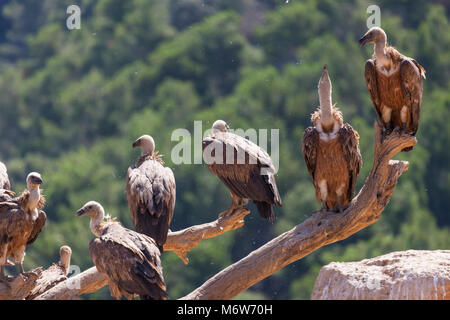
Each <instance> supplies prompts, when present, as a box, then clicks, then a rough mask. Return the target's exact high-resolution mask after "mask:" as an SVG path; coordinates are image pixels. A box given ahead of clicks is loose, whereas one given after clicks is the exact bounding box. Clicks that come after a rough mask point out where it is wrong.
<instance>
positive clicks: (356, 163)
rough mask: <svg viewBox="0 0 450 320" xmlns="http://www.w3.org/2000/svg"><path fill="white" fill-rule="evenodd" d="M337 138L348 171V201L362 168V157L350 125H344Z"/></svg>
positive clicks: (356, 133) (355, 134) (356, 134)
mask: <svg viewBox="0 0 450 320" xmlns="http://www.w3.org/2000/svg"><path fill="white" fill-rule="evenodd" d="M338 138H339V141H340V143H341V145H342V151H343V154H344V157H345V160H346V162H347V167H348V171H349V177H350V182H349V188H348V190H347V197H348V200H349V201H350V200H351V199H352V198H353V192H354V191H355V186H356V180H357V178H358V175H359V171H360V170H361V167H362V157H361V152H360V150H359V143H358V140H359V134H358V132H356V131H355V130H354V129H353V128H352V126H351V125H350V124H348V123H346V124H344V126H342V128H341V129H340V130H339V132H338Z"/></svg>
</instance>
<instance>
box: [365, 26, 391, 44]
mask: <svg viewBox="0 0 450 320" xmlns="http://www.w3.org/2000/svg"><path fill="white" fill-rule="evenodd" d="M386 39H387V37H386V33H385V32H384V30H383V29H381V28H379V27H372V28H370V29H369V31H367V32H366V34H365V35H364V36H363V37H362V38H361V39H359V44H360V46H361V47H362V46H364V45H366V44H368V43H386Z"/></svg>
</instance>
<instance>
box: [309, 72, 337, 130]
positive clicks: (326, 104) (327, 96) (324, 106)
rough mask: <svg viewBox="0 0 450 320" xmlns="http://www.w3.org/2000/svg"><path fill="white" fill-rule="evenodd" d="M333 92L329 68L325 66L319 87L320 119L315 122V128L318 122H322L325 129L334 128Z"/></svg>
mask: <svg viewBox="0 0 450 320" xmlns="http://www.w3.org/2000/svg"><path fill="white" fill-rule="evenodd" d="M331 91H332V86H331V80H330V76H329V75H328V66H327V65H325V66H324V67H323V71H322V76H321V77H320V79H319V83H318V85H317V92H318V93H319V102H320V119H316V120H315V121H313V122H314V125H315V126H317V125H318V121H319V120H320V122H321V124H322V126H323V127H333V124H334V117H333V115H332V110H331V109H332V106H331Z"/></svg>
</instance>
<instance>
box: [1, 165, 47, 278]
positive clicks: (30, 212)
mask: <svg viewBox="0 0 450 320" xmlns="http://www.w3.org/2000/svg"><path fill="white" fill-rule="evenodd" d="M41 184H42V178H41V175H40V174H39V173H37V172H31V173H30V174H29V175H28V176H27V189H26V190H25V191H24V192H22V194H21V195H20V196H19V197H17V198H14V199H12V200H11V201H7V202H0V267H1V271H0V275H1V276H4V273H3V266H5V265H9V264H10V261H9V260H8V257H9V256H11V257H12V259H13V263H19V271H20V273H23V272H24V271H23V259H24V256H25V248H26V246H28V245H31V244H32V243H33V242H34V241H35V240H36V238H37V237H38V236H39V234H40V233H41V231H42V229H43V228H44V226H45V223H46V221H47V216H46V214H45V212H44V211H42V210H41V209H42V208H43V207H44V205H45V198H44V196H43V195H42V194H41V190H40V189H39V186H40V185H41Z"/></svg>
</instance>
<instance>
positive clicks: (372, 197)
mask: <svg viewBox="0 0 450 320" xmlns="http://www.w3.org/2000/svg"><path fill="white" fill-rule="evenodd" d="M374 130H375V147H374V162H373V168H372V171H371V172H370V175H369V177H368V178H367V179H366V181H365V184H364V186H363V187H362V189H361V190H360V192H359V194H358V195H357V196H356V197H355V198H354V199H353V200H352V202H351V203H350V205H349V206H348V208H346V210H345V211H344V212H343V213H342V214H337V213H334V212H320V211H319V212H316V213H314V214H313V215H312V216H311V217H310V218H308V219H307V220H306V221H304V222H303V223H301V224H299V225H297V226H296V227H294V228H293V229H291V230H289V231H287V232H285V233H283V234H281V235H280V236H278V237H276V238H275V239H273V240H271V241H270V242H268V243H267V244H265V245H263V246H262V247H260V248H259V249H257V250H255V251H253V252H251V253H250V254H249V255H248V256H246V257H245V258H243V259H241V260H240V261H238V262H236V263H234V264H233V265H231V266H229V267H228V268H226V269H224V270H222V271H221V272H219V273H218V274H216V275H215V276H213V277H212V278H210V279H209V280H207V281H206V282H205V283H204V284H203V285H202V286H200V287H199V288H197V289H196V290H194V291H193V292H191V293H190V294H188V295H186V296H185V297H182V298H181V299H193V300H200V299H201V300H206V299H219V300H222V299H231V298H233V297H234V296H236V295H237V294H239V293H241V292H242V291H244V290H246V289H248V288H249V287H251V286H252V285H254V284H255V283H257V282H259V281H261V280H262V279H264V278H266V277H268V276H270V275H272V274H273V273H275V272H276V271H278V270H280V269H281V268H283V267H285V266H286V265H288V264H290V263H292V262H294V261H297V260H299V259H301V258H303V257H305V256H306V255H308V254H310V253H311V252H313V251H315V250H317V249H319V248H320V247H323V246H326V245H328V244H331V243H334V242H336V241H340V240H343V239H345V238H347V237H349V236H351V235H353V234H355V233H356V232H358V231H360V230H361V229H364V228H366V227H367V226H369V225H371V224H373V223H374V222H376V221H377V220H378V218H379V217H380V214H381V212H382V211H383V210H384V208H385V207H386V205H387V204H388V202H389V200H390V197H391V195H392V194H393V192H394V187H395V185H396V183H397V181H398V178H399V177H400V175H401V174H402V173H403V172H404V171H406V170H407V169H408V162H406V161H393V160H390V159H391V158H392V157H393V156H394V155H396V154H397V153H398V152H400V151H401V150H402V149H403V148H406V147H410V146H413V145H415V144H416V143H417V140H416V138H415V137H411V136H410V135H408V134H402V133H400V132H399V131H394V132H393V133H392V134H391V135H389V136H388V137H386V138H385V139H382V137H381V130H380V128H379V126H378V124H377V123H375V125H374Z"/></svg>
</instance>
